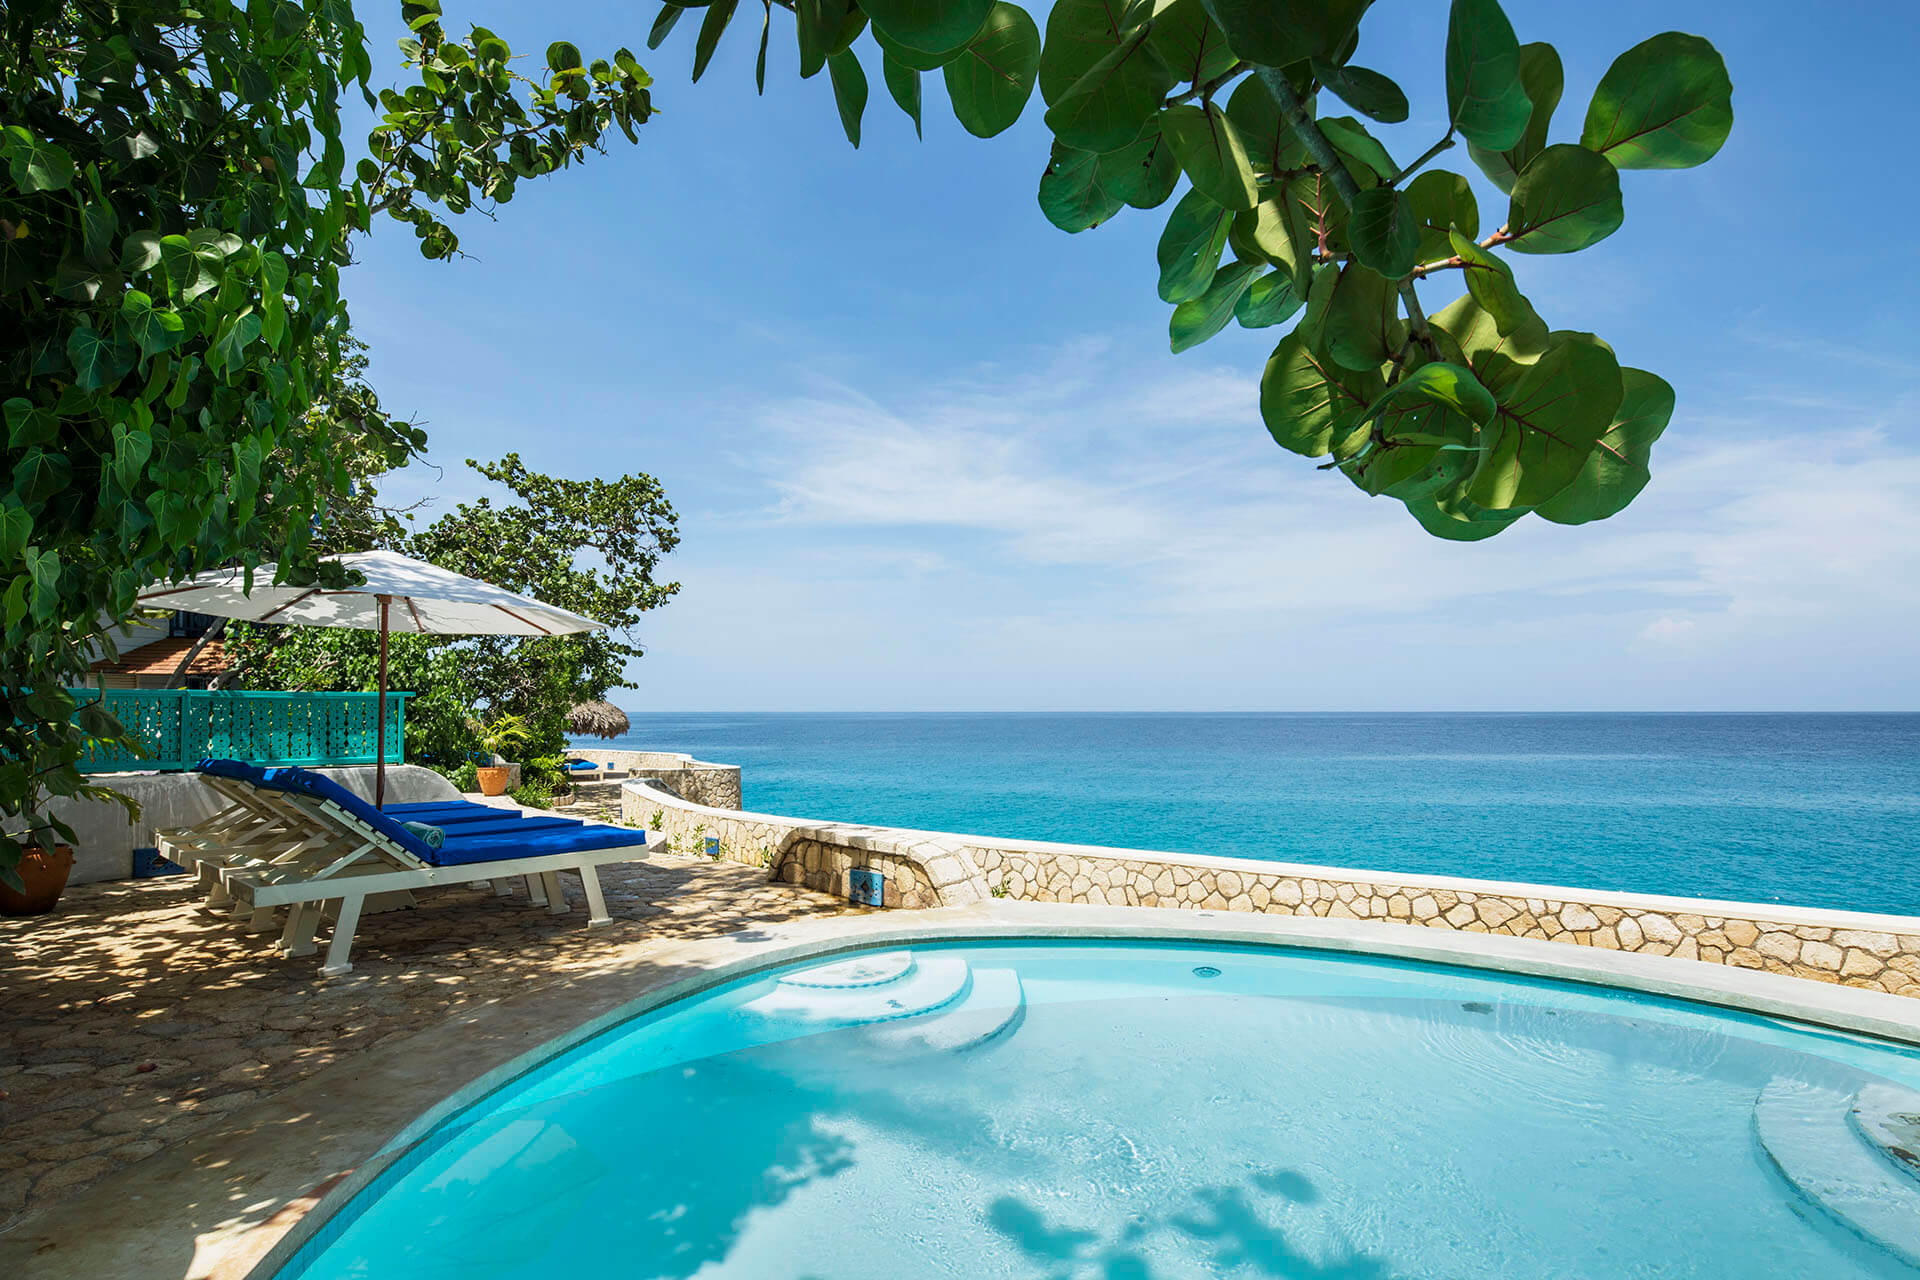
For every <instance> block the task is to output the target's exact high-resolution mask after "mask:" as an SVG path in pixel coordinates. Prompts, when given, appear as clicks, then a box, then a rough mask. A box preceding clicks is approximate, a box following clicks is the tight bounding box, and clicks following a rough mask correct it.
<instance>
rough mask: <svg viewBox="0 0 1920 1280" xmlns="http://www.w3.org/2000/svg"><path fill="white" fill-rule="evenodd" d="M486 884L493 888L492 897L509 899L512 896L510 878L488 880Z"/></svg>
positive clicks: (511, 881)
mask: <svg viewBox="0 0 1920 1280" xmlns="http://www.w3.org/2000/svg"><path fill="white" fill-rule="evenodd" d="M487 883H488V884H490V885H492V886H493V896H494V897H496V898H511V897H512V896H513V877H512V876H501V877H500V878H499V879H498V880H489V881H487Z"/></svg>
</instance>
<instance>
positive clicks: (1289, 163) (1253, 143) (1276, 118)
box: [1227, 76, 1313, 174]
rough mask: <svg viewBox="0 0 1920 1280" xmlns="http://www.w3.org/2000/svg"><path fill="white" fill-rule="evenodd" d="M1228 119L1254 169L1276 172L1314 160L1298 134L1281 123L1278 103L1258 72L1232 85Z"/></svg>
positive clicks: (1303, 166) (1302, 165) (1228, 103)
mask: <svg viewBox="0 0 1920 1280" xmlns="http://www.w3.org/2000/svg"><path fill="white" fill-rule="evenodd" d="M1227 119H1229V120H1231V121H1233V127H1234V129H1235V130H1237V131H1238V132H1239V134H1240V142H1241V144H1242V145H1243V146H1245V147H1246V149H1247V159H1248V160H1250V161H1251V162H1252V163H1253V169H1254V172H1255V173H1258V174H1277V173H1281V172H1283V171H1286V170H1291V169H1304V168H1306V167H1307V166H1308V165H1310V164H1312V163H1313V157H1312V156H1310V155H1308V154H1307V148H1306V144H1305V143H1303V142H1301V141H1300V137H1299V135H1298V134H1296V133H1294V131H1293V130H1292V129H1291V128H1290V127H1285V126H1283V125H1282V124H1281V123H1280V104H1279V103H1277V102H1275V101H1274V100H1273V94H1272V93H1270V92H1268V90H1267V86H1265V85H1264V84H1261V83H1260V80H1259V78H1258V77H1257V76H1250V77H1248V78H1247V79H1245V80H1242V81H1241V82H1240V83H1239V84H1237V85H1235V86H1234V88H1233V96H1232V97H1230V98H1228V99H1227Z"/></svg>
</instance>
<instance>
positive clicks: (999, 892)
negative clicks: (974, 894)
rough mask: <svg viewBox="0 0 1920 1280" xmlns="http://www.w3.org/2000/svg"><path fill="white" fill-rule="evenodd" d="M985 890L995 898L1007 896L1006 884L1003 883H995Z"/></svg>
mask: <svg viewBox="0 0 1920 1280" xmlns="http://www.w3.org/2000/svg"><path fill="white" fill-rule="evenodd" d="M987 892H988V893H990V894H992V895H993V896H994V897H996V898H1004V897H1006V896H1007V886H1006V885H1005V884H996V885H994V886H993V887H992V888H991V889H989V890H987Z"/></svg>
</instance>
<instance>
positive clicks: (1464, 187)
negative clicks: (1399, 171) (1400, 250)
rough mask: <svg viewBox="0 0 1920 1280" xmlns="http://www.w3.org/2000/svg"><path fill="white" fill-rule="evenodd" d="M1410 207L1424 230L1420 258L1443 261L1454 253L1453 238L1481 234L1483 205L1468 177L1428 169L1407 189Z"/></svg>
mask: <svg viewBox="0 0 1920 1280" xmlns="http://www.w3.org/2000/svg"><path fill="white" fill-rule="evenodd" d="M1405 190H1406V193H1407V204H1408V205H1409V206H1411V207H1412V209H1413V221H1414V225H1415V226H1417V227H1418V228H1419V230H1420V257H1421V258H1423V259H1426V258H1443V257H1449V256H1451V255H1452V253H1453V240H1452V235H1453V232H1454V231H1455V230H1459V231H1460V232H1462V233H1463V234H1465V235H1467V236H1468V237H1473V236H1477V235H1479V234H1480V203H1479V201H1477V200H1475V199H1474V197H1473V186H1472V184H1471V183H1469V182H1468V181H1467V180H1466V178H1465V177H1463V176H1461V175H1460V174H1457V173H1453V172H1451V171H1450V170H1446V169H1428V170H1427V171H1426V172H1424V173H1422V174H1420V175H1419V176H1418V177H1416V178H1414V180H1413V181H1412V182H1409V183H1408V184H1407V185H1406V188H1405Z"/></svg>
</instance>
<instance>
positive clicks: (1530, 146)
mask: <svg viewBox="0 0 1920 1280" xmlns="http://www.w3.org/2000/svg"><path fill="white" fill-rule="evenodd" d="M1565 84H1566V75H1565V72H1564V71H1563V70H1562V69H1561V66H1560V53H1559V51H1558V50H1556V49H1555V48H1554V47H1553V46H1552V45H1550V44H1543V43H1540V42H1538V41H1536V42H1535V43H1533V44H1523V45H1521V46H1520V87H1521V88H1522V89H1523V90H1525V92H1526V95H1527V102H1528V104H1529V106H1528V110H1527V127H1526V129H1525V130H1523V131H1522V132H1521V134H1520V139H1519V141H1517V142H1515V143H1514V144H1513V145H1512V146H1511V147H1506V148H1504V149H1501V150H1488V149H1487V148H1485V147H1482V146H1478V145H1476V144H1474V143H1472V142H1469V143H1467V154H1468V155H1470V156H1472V157H1473V162H1474V163H1475V164H1477V165H1479V166H1480V172H1482V173H1484V174H1486V175H1487V177H1488V178H1490V179H1492V181H1493V185H1494V186H1496V187H1498V188H1500V190H1501V191H1503V192H1506V193H1509V194H1511V193H1512V191H1513V184H1514V181H1515V180H1516V179H1517V178H1519V176H1520V172H1521V170H1523V169H1525V168H1526V167H1527V165H1529V164H1530V163H1532V161H1533V158H1534V157H1535V156H1537V155H1539V154H1540V153H1541V152H1542V151H1544V150H1546V146H1547V129H1548V127H1549V126H1550V125H1551V124H1552V123H1553V111H1554V108H1555V107H1558V106H1559V105H1560V93H1561V90H1562V89H1563V88H1564V87H1565Z"/></svg>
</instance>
